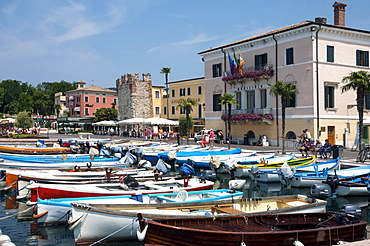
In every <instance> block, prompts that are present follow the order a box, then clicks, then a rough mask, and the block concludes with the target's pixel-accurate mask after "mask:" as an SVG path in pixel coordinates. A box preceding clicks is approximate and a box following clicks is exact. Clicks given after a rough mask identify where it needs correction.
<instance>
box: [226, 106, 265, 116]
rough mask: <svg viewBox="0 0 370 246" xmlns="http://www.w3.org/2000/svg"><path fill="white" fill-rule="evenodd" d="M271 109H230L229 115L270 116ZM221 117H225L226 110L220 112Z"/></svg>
mask: <svg viewBox="0 0 370 246" xmlns="http://www.w3.org/2000/svg"><path fill="white" fill-rule="evenodd" d="M271 112H272V109H271V108H252V109H232V110H231V114H232V115H233V114H271ZM222 114H223V115H227V114H228V111H227V110H222Z"/></svg>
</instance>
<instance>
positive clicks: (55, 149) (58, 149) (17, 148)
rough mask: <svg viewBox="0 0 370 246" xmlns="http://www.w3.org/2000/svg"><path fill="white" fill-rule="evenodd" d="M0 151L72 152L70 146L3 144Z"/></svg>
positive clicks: (15, 152) (27, 152)
mask: <svg viewBox="0 0 370 246" xmlns="http://www.w3.org/2000/svg"><path fill="white" fill-rule="evenodd" d="M0 152H4V153H14V154H28V155H39V154H41V155H50V154H68V153H72V151H71V149H70V148H66V147H31V146H29V147H26V146H5V145H0Z"/></svg>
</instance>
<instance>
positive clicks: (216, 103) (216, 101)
mask: <svg viewBox="0 0 370 246" xmlns="http://www.w3.org/2000/svg"><path fill="white" fill-rule="evenodd" d="M220 96H221V94H213V111H221V104H220V103H221V100H220Z"/></svg>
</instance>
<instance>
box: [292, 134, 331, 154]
mask: <svg viewBox="0 0 370 246" xmlns="http://www.w3.org/2000/svg"><path fill="white" fill-rule="evenodd" d="M331 147H332V144H331V143H329V140H328V139H325V143H324V144H322V143H321V142H320V139H316V143H315V144H314V145H312V144H311V142H310V140H309V139H307V138H306V139H305V140H304V142H303V145H302V147H300V149H299V151H300V152H301V153H302V156H305V155H306V156H308V152H309V151H311V152H312V154H313V155H316V156H317V157H319V158H323V157H324V158H327V153H329V152H331ZM303 152H304V153H305V154H304V153H303ZM318 154H319V155H320V156H318Z"/></svg>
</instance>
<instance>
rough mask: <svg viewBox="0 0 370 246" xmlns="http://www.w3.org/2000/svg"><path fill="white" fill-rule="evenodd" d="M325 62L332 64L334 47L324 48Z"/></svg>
mask: <svg viewBox="0 0 370 246" xmlns="http://www.w3.org/2000/svg"><path fill="white" fill-rule="evenodd" d="M326 61H327V62H334V46H331V45H328V46H326Z"/></svg>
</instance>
